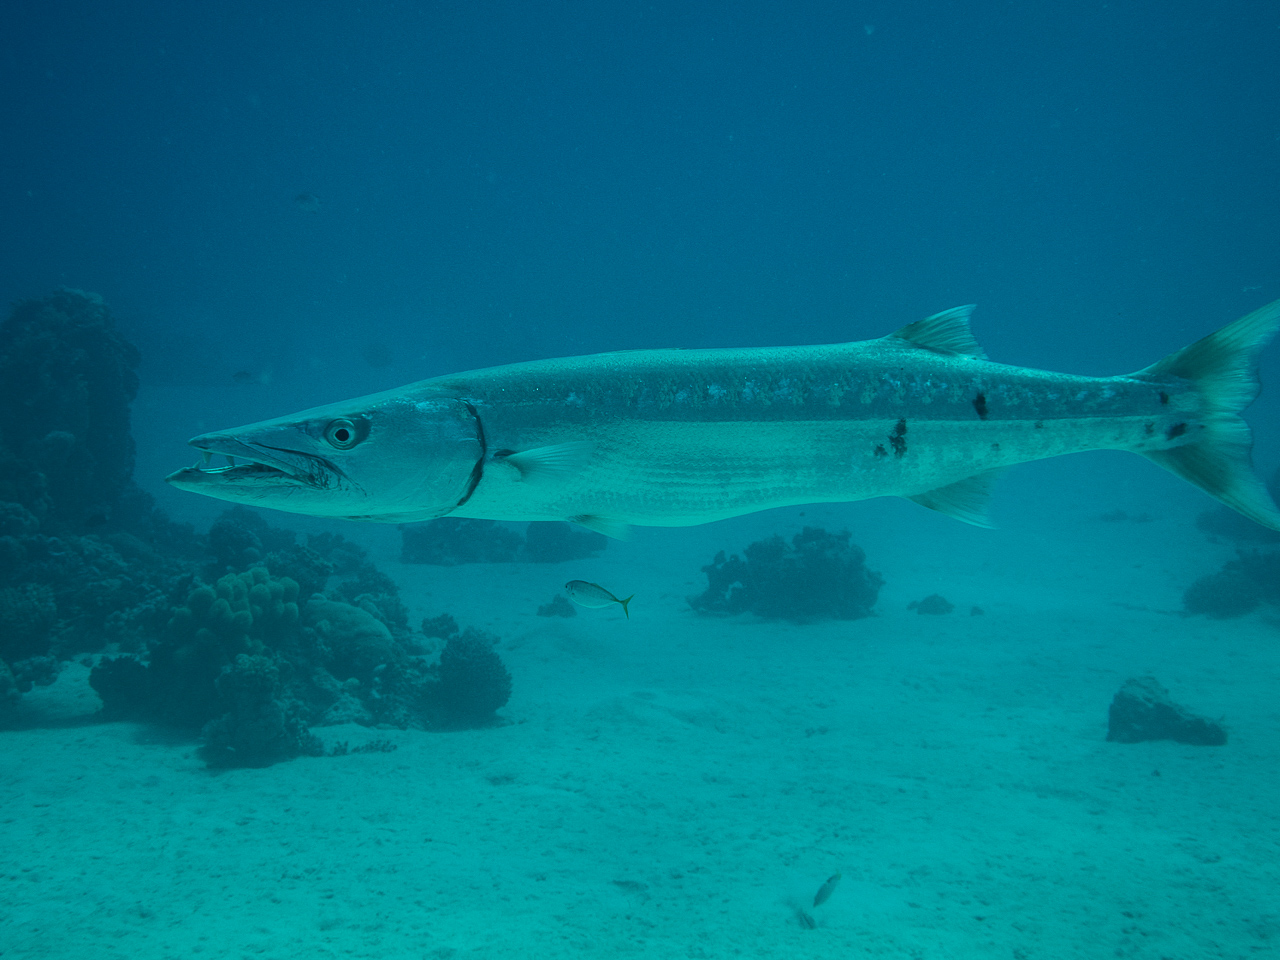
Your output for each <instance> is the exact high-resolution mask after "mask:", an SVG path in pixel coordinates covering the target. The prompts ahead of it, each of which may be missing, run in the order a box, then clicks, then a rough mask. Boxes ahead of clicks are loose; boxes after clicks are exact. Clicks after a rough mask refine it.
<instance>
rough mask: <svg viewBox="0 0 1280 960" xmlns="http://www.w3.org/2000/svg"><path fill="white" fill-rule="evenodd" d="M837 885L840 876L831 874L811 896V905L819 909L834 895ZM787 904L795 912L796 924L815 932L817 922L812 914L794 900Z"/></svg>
mask: <svg viewBox="0 0 1280 960" xmlns="http://www.w3.org/2000/svg"><path fill="white" fill-rule="evenodd" d="M839 884H840V874H838V873H833V874H832V875H831V876H829V877H827V882H826V883H824V884H823V885H822V886H820V887H819V888H818V892H817V893H815V894H814V895H813V905H814V906H815V907H820V906H822V905H823V904H824V903H826V902H827V901H828V900H829V899H830V898H831V894H833V893H835V890H836V887H837V886H838V885H839ZM789 903H790V906H791V909H792V910H793V911H794V912H795V915H796V922H797V923H799V924H800V926H802V927H804V928H805V929H806V930H816V929H817V928H818V921H817V920H815V919H814V918H813V914H811V913H810V912H809V911H808V910H805V909H804V908H803V907H802V906H800V904H798V903H796V902H795V901H794V900H791V901H789Z"/></svg>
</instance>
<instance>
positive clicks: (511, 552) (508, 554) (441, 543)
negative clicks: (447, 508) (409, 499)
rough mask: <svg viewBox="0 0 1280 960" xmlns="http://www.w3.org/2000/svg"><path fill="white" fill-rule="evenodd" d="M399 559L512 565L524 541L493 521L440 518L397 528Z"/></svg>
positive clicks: (443, 563) (452, 564) (437, 563)
mask: <svg viewBox="0 0 1280 960" xmlns="http://www.w3.org/2000/svg"><path fill="white" fill-rule="evenodd" d="M400 537H401V548H400V560H401V561H402V562H404V563H429V564H434V565H435V566H438V567H455V566H458V565H459V564H463V563H513V562H514V561H515V560H516V559H517V558H518V557H519V554H520V548H521V546H523V541H522V540H521V537H520V535H519V534H518V533H516V532H515V531H513V530H511V529H510V528H509V527H507V526H506V525H504V524H499V523H496V522H494V521H493V520H463V519H459V518H457V517H442V518H441V519H439V520H429V521H427V522H426V523H413V524H404V525H403V526H401V527H400Z"/></svg>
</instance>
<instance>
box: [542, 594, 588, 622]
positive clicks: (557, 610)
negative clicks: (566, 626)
mask: <svg viewBox="0 0 1280 960" xmlns="http://www.w3.org/2000/svg"><path fill="white" fill-rule="evenodd" d="M577 615H578V611H577V608H576V607H574V605H573V604H571V603H570V602H569V599H568V597H566V596H565V595H564V594H563V593H557V594H556V595H555V596H554V597H552V598H551V602H550V603H544V604H542V605H541V606H539V607H538V616H540V617H576V616H577Z"/></svg>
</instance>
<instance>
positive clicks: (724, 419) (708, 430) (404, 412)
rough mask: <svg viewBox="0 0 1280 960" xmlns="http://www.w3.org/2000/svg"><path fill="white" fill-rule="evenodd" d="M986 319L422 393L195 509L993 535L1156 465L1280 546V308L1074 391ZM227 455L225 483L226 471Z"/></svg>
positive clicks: (321, 425)
mask: <svg viewBox="0 0 1280 960" xmlns="http://www.w3.org/2000/svg"><path fill="white" fill-rule="evenodd" d="M971 311H972V307H958V308H956V309H954V310H948V311H946V312H945V313H940V314H937V315H935V316H932V317H929V318H927V319H925V320H921V321H918V322H916V323H912V324H909V325H908V326H905V327H903V328H902V329H900V330H898V331H897V332H895V333H892V334H890V335H889V336H887V337H882V338H880V339H878V340H868V341H863V342H859V343H846V344H836V345H831V346H803V347H774V348H757V349H727V350H642V351H630V352H622V353H605V354H598V355H595V356H587V357H572V358H567V359H558V360H540V361H534V362H531V363H518V364H511V365H509V366H503V367H494V368H492V369H488V370H478V371H474V372H470V373H460V374H455V375H451V376H445V377H438V378H435V379H432V380H424V381H421V382H419V383H415V384H411V385H409V386H406V387H402V388H400V389H398V390H393V391H389V392H387V393H380V394H375V395H372V396H367V397H361V398H358V399H355V400H347V401H344V402H342V403H336V404H332V405H329V406H324V407H318V408H315V409H312V410H306V411H303V412H301V413H297V414H294V415H292V416H288V417H281V418H279V419H275V420H266V421H263V422H261V423H255V424H251V425H249V426H244V427H238V428H236V429H233V430H225V431H220V432H217V433H207V434H204V435H203V436H199V437H196V438H194V439H193V440H191V441H190V442H191V444H192V446H194V447H196V448H197V449H199V450H200V451H202V452H203V453H204V454H205V458H204V459H205V462H204V464H201V465H197V466H195V467H190V468H187V469H184V470H179V471H177V472H176V473H174V474H172V475H171V476H170V477H169V478H168V480H169V482H170V483H172V484H173V485H174V486H177V487H180V488H182V489H184V490H191V491H194V492H197V493H203V494H206V495H208V496H212V497H218V498H221V499H223V500H230V501H233V502H235V503H244V504H250V505H254V506H260V507H271V508H274V509H277V510H285V511H289V512H293V513H303V514H310V515H314V516H327V517H345V518H347V519H350V520H369V521H378V522H383V523H400V522H404V521H412V520H426V519H430V518H433V517H444V516H455V517H473V518H483V519H491V520H572V521H575V522H577V523H581V524H584V525H585V526H588V527H591V528H593V529H596V530H600V531H601V532H604V533H608V534H610V535H612V536H620V535H622V534H623V533H624V532H625V529H626V527H627V525H628V524H640V525H653V526H686V525H692V524H699V523H706V522H708V521H712V520H720V519H723V518H725V517H733V516H738V515H740V514H745V513H751V512H753V511H756V510H764V509H767V508H770V507H780V506H787V505H795V504H805V503H819V502H843V501H852V500H865V499H869V498H871V497H883V496H897V497H905V498H907V499H910V500H914V501H915V502H916V503H919V504H922V505H923V506H926V507H929V508H931V509H934V510H939V511H941V512H943V513H946V514H949V515H951V516H953V517H956V518H957V519H960V520H964V521H966V522H969V523H976V524H979V525H985V524H986V500H987V494H988V489H989V486H990V482H991V479H992V478H993V477H994V475H995V474H996V473H997V472H998V471H1000V470H1001V469H1002V468H1005V467H1008V466H1010V465H1013V464H1017V463H1025V462H1027V461H1031V460H1041V459H1044V458H1046V457H1054V456H1058V455H1060V454H1065V453H1075V452H1079V451H1084V450H1098V449H1118V450H1130V451H1133V452H1134V453H1138V454H1141V455H1143V456H1145V457H1147V458H1149V459H1151V460H1152V461H1154V462H1155V463H1157V464H1159V465H1160V466H1162V467H1165V468H1166V469H1168V470H1171V471H1173V472H1174V473H1177V474H1178V475H1180V476H1182V477H1184V478H1185V479H1187V480H1189V481H1190V482H1192V483H1194V484H1196V485H1197V486H1199V487H1201V488H1202V489H1203V490H1204V491H1205V492H1206V493H1208V494H1210V495H1211V496H1213V497H1216V498H1217V499H1218V500H1220V501H1222V502H1223V503H1225V504H1227V505H1228V506H1230V507H1232V508H1234V509H1236V510H1238V511H1240V512H1241V513H1242V514H1244V515H1245V516H1247V517H1250V518H1252V519H1253V520H1256V521H1257V522H1258V523H1261V524H1263V525H1265V526H1268V527H1271V528H1273V529H1280V512H1277V510H1276V507H1275V504H1274V503H1273V502H1272V500H1271V498H1270V496H1269V495H1268V494H1267V492H1266V489H1265V488H1264V486H1263V485H1262V483H1261V482H1260V481H1259V479H1258V478H1257V476H1256V475H1255V474H1254V472H1253V470H1252V467H1251V466H1250V462H1249V460H1250V448H1251V445H1252V438H1251V435H1250V432H1249V428H1248V426H1247V425H1246V424H1245V422H1244V420H1243V419H1242V418H1241V416H1240V413H1241V411H1242V410H1243V409H1244V408H1245V407H1246V406H1248V405H1249V404H1250V403H1251V402H1252V401H1253V399H1254V398H1255V397H1256V396H1257V393H1258V389H1259V386H1258V379H1257V372H1256V370H1257V356H1258V353H1259V351H1260V350H1261V349H1262V347H1263V346H1264V345H1265V344H1266V343H1267V341H1268V340H1270V338H1271V337H1272V336H1273V335H1274V334H1275V332H1276V330H1277V327H1280V301H1276V302H1275V303H1272V304H1269V305H1268V306H1266V307H1263V308H1262V309H1260V310H1257V311H1255V312H1254V313H1251V314H1249V315H1248V316H1246V317H1242V318H1241V319H1240V320H1237V321H1236V322H1235V323H1233V324H1231V325H1229V326H1227V327H1225V328H1223V329H1222V330H1220V331H1218V332H1217V333H1215V334H1212V335H1210V336H1208V337H1205V338H1204V339H1203V340H1200V341H1198V342H1197V343H1194V344H1192V345H1191V346H1189V347H1187V348H1185V349H1183V350H1181V351H1179V352H1177V353H1175V354H1172V355H1170V356H1168V357H1166V358H1165V359H1163V360H1161V361H1160V362H1158V363H1155V364H1153V365H1151V366H1149V367H1146V368H1144V369H1142V370H1139V371H1137V372H1136V373H1132V374H1128V375H1126V376H1118V377H1079V376H1071V375H1068V374H1061V373H1050V372H1047V371H1042V370H1033V369H1028V368H1025V367H1014V366H1006V365H1003V364H998V363H992V362H990V361H988V360H987V359H986V355H985V354H984V353H983V352H982V350H981V348H980V347H979V346H978V343H977V341H976V340H974V338H973V336H972V334H971V333H970V330H969V315H970V313H971ZM214 454H223V455H226V456H227V457H228V458H229V462H228V465H226V466H211V465H210V463H211V457H212V455H214Z"/></svg>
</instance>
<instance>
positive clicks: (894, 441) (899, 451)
mask: <svg viewBox="0 0 1280 960" xmlns="http://www.w3.org/2000/svg"><path fill="white" fill-rule="evenodd" d="M889 446H891V447H893V455H894V456H895V457H905V456H906V455H907V421H906V420H899V421H898V425H897V426H896V427H894V428H893V433H891V434H889Z"/></svg>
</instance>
